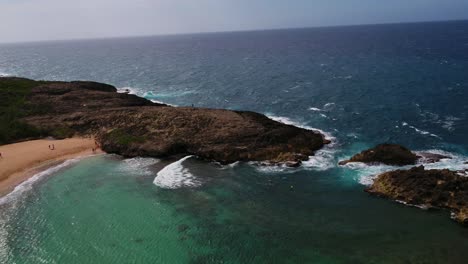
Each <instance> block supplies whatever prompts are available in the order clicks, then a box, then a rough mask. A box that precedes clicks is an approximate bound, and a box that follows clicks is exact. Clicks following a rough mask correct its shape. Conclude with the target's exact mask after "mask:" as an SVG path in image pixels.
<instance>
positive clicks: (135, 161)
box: [120, 157, 159, 176]
mask: <svg viewBox="0 0 468 264" xmlns="http://www.w3.org/2000/svg"><path fill="white" fill-rule="evenodd" d="M158 162H159V160H158V159H154V158H141V157H137V158H131V159H126V160H123V161H122V164H121V167H120V171H121V172H123V173H128V174H130V175H134V174H137V175H142V176H144V175H152V174H154V172H153V171H152V170H151V166H153V165H155V164H156V163H158Z"/></svg>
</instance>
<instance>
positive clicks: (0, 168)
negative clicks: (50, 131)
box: [0, 138, 104, 198]
mask: <svg viewBox="0 0 468 264" xmlns="http://www.w3.org/2000/svg"><path fill="white" fill-rule="evenodd" d="M52 144H53V145H54V146H55V149H54V150H51V149H49V148H48V146H49V145H52ZM92 148H96V146H95V141H94V138H69V139H63V140H49V139H40V140H31V141H25V142H20V143H14V144H8V145H2V146H0V153H1V154H2V157H1V158H0V198H1V197H4V196H6V195H8V194H9V193H11V192H13V191H14V190H15V188H16V187H17V186H19V185H21V184H22V183H23V182H25V181H27V180H29V179H30V178H32V177H33V176H34V175H36V174H38V173H40V172H42V171H45V170H47V169H49V168H51V167H54V166H57V165H60V164H61V163H63V162H65V161H67V160H70V159H74V158H85V157H89V156H93V155H97V154H103V153H104V152H103V151H102V150H101V149H97V150H96V151H95V152H93V151H92Z"/></svg>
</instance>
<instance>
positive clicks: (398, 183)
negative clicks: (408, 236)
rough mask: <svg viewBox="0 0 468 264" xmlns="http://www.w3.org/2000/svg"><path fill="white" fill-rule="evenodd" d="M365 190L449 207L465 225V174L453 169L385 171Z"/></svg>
mask: <svg viewBox="0 0 468 264" xmlns="http://www.w3.org/2000/svg"><path fill="white" fill-rule="evenodd" d="M366 191H367V192H368V193H371V194H374V195H378V196H382V197H386V198H389V199H392V200H397V201H402V202H405V203H407V204H411V205H418V206H422V207H426V208H446V209H449V210H451V212H452V217H453V219H454V220H456V221H457V222H459V223H461V224H463V225H465V226H468V177H464V176H460V175H458V174H457V172H454V171H450V170H447V169H444V170H425V169H424V167H423V166H420V167H414V168H412V169H410V170H396V171H391V172H386V173H383V174H381V175H379V176H378V177H377V178H376V179H375V180H374V183H373V184H372V186H371V187H369V188H367V189H366Z"/></svg>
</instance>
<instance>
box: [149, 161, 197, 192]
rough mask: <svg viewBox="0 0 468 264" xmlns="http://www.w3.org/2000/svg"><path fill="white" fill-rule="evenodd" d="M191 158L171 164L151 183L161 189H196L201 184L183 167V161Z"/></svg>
mask: <svg viewBox="0 0 468 264" xmlns="http://www.w3.org/2000/svg"><path fill="white" fill-rule="evenodd" d="M191 157H193V156H187V157H184V158H182V159H180V160H178V161H176V162H173V163H171V164H169V165H167V166H166V167H164V168H163V169H162V170H161V171H159V172H158V174H157V176H156V178H155V179H154V181H153V183H154V184H155V185H156V186H158V187H161V188H163V189H178V188H182V187H198V186H200V185H201V182H200V181H199V180H198V179H196V177H195V175H193V174H192V173H190V171H189V170H188V169H187V168H185V167H184V166H183V163H184V161H186V160H188V159H190V158H191Z"/></svg>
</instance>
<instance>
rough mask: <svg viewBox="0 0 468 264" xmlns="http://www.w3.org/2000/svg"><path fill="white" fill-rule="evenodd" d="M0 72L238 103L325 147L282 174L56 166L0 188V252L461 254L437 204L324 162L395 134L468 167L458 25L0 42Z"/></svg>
mask: <svg viewBox="0 0 468 264" xmlns="http://www.w3.org/2000/svg"><path fill="white" fill-rule="evenodd" d="M0 75H15V76H22V77H27V78H33V79H45V80H64V81H71V80H93V81H99V82H105V83H110V84H113V85H115V86H116V87H118V88H121V89H122V90H124V89H129V90H130V91H131V92H132V93H135V94H137V95H139V96H142V97H145V98H148V99H151V100H154V101H159V102H164V103H168V104H172V105H177V106H188V105H192V104H194V105H195V106H197V107H209V108H228V109H235V110H252V111H257V112H260V113H264V114H266V115H268V116H269V117H271V118H273V119H276V120H279V121H281V122H285V123H290V124H295V125H297V126H301V127H305V128H310V129H320V130H322V131H324V132H325V133H326V134H327V137H329V138H331V139H332V140H333V144H331V145H330V146H327V147H326V148H325V149H323V150H320V151H319V152H318V153H317V154H316V156H314V157H311V159H310V160H309V161H308V162H306V163H305V164H304V166H303V167H301V168H297V169H289V168H282V167H258V166H256V165H254V164H249V163H235V164H231V165H229V166H221V165H219V164H216V163H207V162H204V161H201V160H198V159H197V158H196V157H186V158H184V159H182V160H178V161H177V160H158V159H151V158H134V159H126V160H125V159H122V158H121V157H119V156H115V155H100V156H95V157H89V158H84V159H76V160H69V161H67V162H66V163H64V164H61V165H59V166H57V167H54V168H51V169H49V170H47V171H45V172H42V173H40V174H37V175H35V176H34V177H33V178H32V179H30V180H29V181H27V182H25V183H24V184H22V185H21V186H19V187H18V188H16V189H15V191H14V192H13V193H11V194H10V195H8V196H5V197H3V198H0V263H18V264H22V263H67V264H73V263H80V264H82V263H230V264H231V263H232V264H234V263H242V264H244V263H391V264H394V263H405V264H406V263H451V264H457V263H460V264H462V263H463V264H465V263H468V229H467V228H463V227H461V226H460V225H458V224H457V223H455V222H454V221H453V220H451V219H450V213H449V212H447V211H439V210H420V209H417V208H415V207H409V206H405V205H403V204H399V203H396V202H392V201H388V200H385V199H380V198H376V197H372V196H370V195H368V194H367V193H365V192H364V191H363V189H364V188H365V187H366V186H367V185H368V184H370V183H371V182H372V178H373V177H374V176H375V175H376V174H378V173H380V172H383V171H386V170H392V169H394V168H392V167H389V166H375V167H369V166H365V165H359V164H358V165H347V166H344V167H340V166H337V162H338V161H339V160H341V159H345V158H348V157H350V156H351V155H353V154H355V153H357V152H360V151H361V150H363V149H366V148H369V147H372V146H374V145H375V144H378V143H383V142H393V143H399V144H403V145H405V146H407V147H409V148H411V149H413V150H416V151H425V150H433V151H435V152H439V153H445V154H448V155H450V156H452V157H453V159H451V160H444V161H442V162H439V163H436V164H432V165H431V166H429V167H431V168H449V169H468V165H467V164H464V162H466V161H468V22H467V21H459V22H439V23H414V24H395V25H372V26H350V27H329V28H310V29H291V30H270V31H256V32H233V33H213V34H193V35H174V36H155V37H139V38H120V39H102V40H77V41H57V42H37V43H22V44H0ZM96 114H99V113H96ZM291 186H292V187H291Z"/></svg>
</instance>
